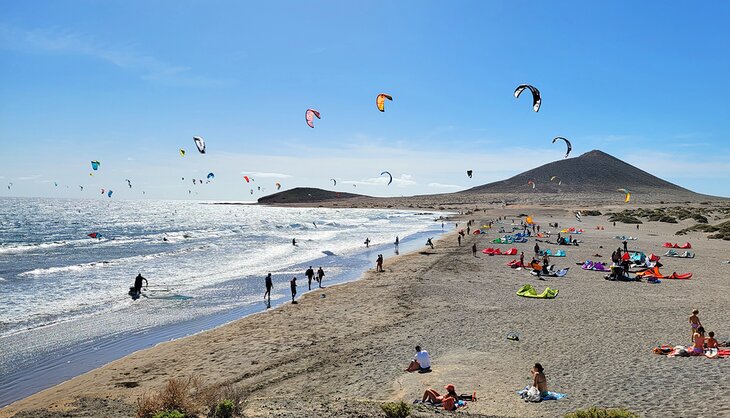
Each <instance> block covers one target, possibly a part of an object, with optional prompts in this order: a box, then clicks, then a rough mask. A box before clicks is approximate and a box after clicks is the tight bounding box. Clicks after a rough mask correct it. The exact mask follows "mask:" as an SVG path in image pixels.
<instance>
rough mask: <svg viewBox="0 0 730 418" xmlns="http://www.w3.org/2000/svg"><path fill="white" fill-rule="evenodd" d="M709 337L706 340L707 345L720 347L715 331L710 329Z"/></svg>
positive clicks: (708, 346)
mask: <svg viewBox="0 0 730 418" xmlns="http://www.w3.org/2000/svg"><path fill="white" fill-rule="evenodd" d="M707 335H708V337H707V339H706V340H705V345H706V346H707V348H718V347H719V345H718V344H717V340H716V339H715V333H714V332H712V331H710V332H709V333H708V334H707Z"/></svg>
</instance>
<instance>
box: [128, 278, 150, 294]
mask: <svg viewBox="0 0 730 418" xmlns="http://www.w3.org/2000/svg"><path fill="white" fill-rule="evenodd" d="M143 281H144V284H145V286H144V287H147V286H149V283H148V282H147V279H145V278H144V277H142V273H139V274H137V277H135V278H134V287H132V288H131V289H129V294H130V295H131V296H132V298H135V299H136V298H138V297H139V296H140V294H142V282H143Z"/></svg>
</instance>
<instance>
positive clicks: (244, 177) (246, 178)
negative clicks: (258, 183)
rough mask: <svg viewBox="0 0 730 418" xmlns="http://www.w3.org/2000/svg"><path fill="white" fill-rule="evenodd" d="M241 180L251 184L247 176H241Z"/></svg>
mask: <svg viewBox="0 0 730 418" xmlns="http://www.w3.org/2000/svg"><path fill="white" fill-rule="evenodd" d="M243 179H244V180H246V183H251V178H250V177H249V176H243Z"/></svg>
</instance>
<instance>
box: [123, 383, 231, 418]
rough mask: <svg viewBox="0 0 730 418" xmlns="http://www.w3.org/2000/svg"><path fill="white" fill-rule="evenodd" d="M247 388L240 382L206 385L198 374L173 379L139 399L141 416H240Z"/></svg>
mask: <svg viewBox="0 0 730 418" xmlns="http://www.w3.org/2000/svg"><path fill="white" fill-rule="evenodd" d="M242 400H243V391H242V390H241V388H239V387H237V386H232V385H229V386H207V387H206V386H205V385H204V384H203V382H202V380H201V379H200V378H198V377H196V376H192V377H188V378H184V379H170V380H168V381H167V383H166V384H165V386H164V387H162V389H160V390H158V391H156V392H153V393H152V394H149V395H148V394H145V395H142V397H140V398H139V399H138V400H137V415H136V416H137V418H192V417H198V416H200V415H201V414H202V415H206V416H207V417H209V418H233V417H236V416H240V412H241V411H240V405H241V402H242Z"/></svg>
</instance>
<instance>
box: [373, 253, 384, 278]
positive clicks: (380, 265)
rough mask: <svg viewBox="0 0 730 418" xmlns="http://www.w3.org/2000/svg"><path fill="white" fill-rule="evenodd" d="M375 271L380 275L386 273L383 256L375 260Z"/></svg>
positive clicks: (379, 255) (380, 255)
mask: <svg viewBox="0 0 730 418" xmlns="http://www.w3.org/2000/svg"><path fill="white" fill-rule="evenodd" d="M375 271H377V272H379V273H380V272H383V271H385V270H384V269H383V255H382V254H378V258H377V259H376V260H375Z"/></svg>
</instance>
